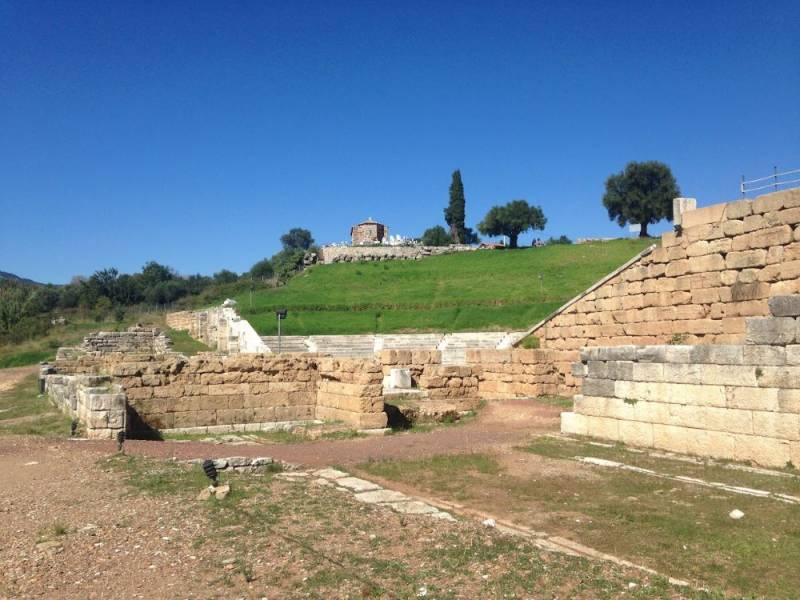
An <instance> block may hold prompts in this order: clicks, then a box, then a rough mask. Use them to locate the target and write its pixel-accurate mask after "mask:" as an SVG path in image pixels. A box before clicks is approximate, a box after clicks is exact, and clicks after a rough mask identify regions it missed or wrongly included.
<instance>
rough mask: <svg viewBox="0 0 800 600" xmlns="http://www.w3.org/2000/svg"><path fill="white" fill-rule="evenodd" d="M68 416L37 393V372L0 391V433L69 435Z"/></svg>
mask: <svg viewBox="0 0 800 600" xmlns="http://www.w3.org/2000/svg"><path fill="white" fill-rule="evenodd" d="M69 424H70V419H69V417H67V416H65V415H63V414H61V413H60V412H58V411H57V410H56V409H55V407H53V405H52V404H50V402H49V401H48V400H47V398H45V397H44V396H40V395H39V382H38V376H37V375H36V374H33V375H29V376H28V377H26V378H25V379H23V380H22V381H21V382H20V383H19V384H18V385H17V386H16V387H14V388H12V389H10V390H7V391H5V392H2V393H0V434H14V435H68V434H69Z"/></svg>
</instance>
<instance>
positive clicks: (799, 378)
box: [561, 296, 800, 467]
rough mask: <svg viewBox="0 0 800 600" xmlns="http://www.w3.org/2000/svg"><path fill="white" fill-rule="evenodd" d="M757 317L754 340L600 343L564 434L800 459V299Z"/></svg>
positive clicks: (714, 453)
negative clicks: (695, 343)
mask: <svg viewBox="0 0 800 600" xmlns="http://www.w3.org/2000/svg"><path fill="white" fill-rule="evenodd" d="M770 305H771V306H772V309H773V312H774V313H776V314H780V315H781V316H773V317H751V318H748V319H746V322H745V335H746V338H747V342H748V343H747V344H733V345H704V346H687V345H662V346H619V347H599V348H597V347H590V348H585V349H584V350H583V351H582V352H581V362H580V363H577V364H576V365H575V373H574V374H575V375H576V376H577V377H580V378H581V379H582V380H583V386H582V393H581V394H580V395H576V396H575V401H574V409H573V412H569V413H563V414H562V424H561V428H562V431H564V432H566V433H573V434H579V435H589V436H592V437H597V438H602V439H605V440H610V441H620V442H624V443H627V444H632V445H636V446H644V447H652V448H659V449H662V450H670V451H675V452H682V453H690V454H696V455H699V456H710V457H715V458H722V459H731V460H738V461H751V462H754V463H758V464H761V465H766V466H773V467H783V466H785V465H787V464H789V463H791V464H793V465H800V323H798V320H797V317H798V316H800V296H793V297H791V298H780V297H776V298H772V299H771V300H770Z"/></svg>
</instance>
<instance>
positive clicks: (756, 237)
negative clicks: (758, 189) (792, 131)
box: [529, 189, 800, 394]
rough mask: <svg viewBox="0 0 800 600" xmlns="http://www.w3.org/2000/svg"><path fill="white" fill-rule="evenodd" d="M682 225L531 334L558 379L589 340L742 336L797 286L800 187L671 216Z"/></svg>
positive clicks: (707, 340)
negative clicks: (548, 354)
mask: <svg viewBox="0 0 800 600" xmlns="http://www.w3.org/2000/svg"><path fill="white" fill-rule="evenodd" d="M676 221H677V222H679V223H680V228H679V231H678V232H669V233H665V234H664V235H662V236H661V244H660V247H657V248H655V249H653V250H652V251H650V252H648V253H645V254H644V255H643V256H640V257H639V258H638V259H637V260H635V261H633V262H632V263H631V264H629V265H627V266H626V267H625V268H623V269H621V270H619V271H618V272H616V273H614V274H612V276H610V277H609V278H607V280H605V281H603V282H602V283H601V284H600V285H598V286H597V287H596V288H591V289H590V290H589V291H588V293H585V294H583V295H581V296H579V297H578V298H576V299H575V300H573V301H571V302H570V303H568V304H567V305H565V307H563V308H562V309H560V311H559V312H558V313H557V314H556V315H555V316H553V317H551V318H549V319H547V320H545V321H544V322H542V323H540V324H538V325H537V326H535V327H533V328H532V329H531V330H530V331H529V333H531V334H533V335H535V336H537V337H538V338H539V339H540V342H541V346H542V348H544V349H548V350H554V351H557V352H558V353H560V354H561V356H560V357H558V358H554V363H555V364H556V365H557V366H558V368H559V371H560V373H561V375H562V377H563V379H564V383H563V384H562V385H561V388H560V393H562V394H569V393H574V392H576V391H578V385H579V381H578V380H577V379H575V378H574V377H572V375H571V373H570V370H569V369H568V368H567V367H566V365H568V364H570V363H571V362H574V361H575V360H578V351H579V350H580V348H583V347H585V346H618V345H624V344H634V345H649V344H664V343H667V342H670V341H671V342H674V343H683V344H690V345H695V344H739V343H742V342H743V341H744V335H745V319H746V318H747V317H751V316H767V315H768V314H769V310H768V306H767V300H768V299H769V298H770V297H772V296H776V295H784V294H793V293H797V292H800V227H798V224H800V189H795V190H786V191H781V192H776V193H773V194H768V195H765V196H760V197H758V198H756V199H755V200H739V201H736V202H730V203H727V204H716V205H713V206H708V207H705V208H700V209H694V210H687V211H686V212H683V213H681V214H679V215H676Z"/></svg>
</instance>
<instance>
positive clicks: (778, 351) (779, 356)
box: [741, 346, 786, 366]
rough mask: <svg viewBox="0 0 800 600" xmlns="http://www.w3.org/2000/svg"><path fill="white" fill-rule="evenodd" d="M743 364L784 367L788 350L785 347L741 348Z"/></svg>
mask: <svg viewBox="0 0 800 600" xmlns="http://www.w3.org/2000/svg"><path fill="white" fill-rule="evenodd" d="M741 348H742V364H745V365H757V366H758V365H760V366H782V365H785V364H786V348H784V347H783V346H741Z"/></svg>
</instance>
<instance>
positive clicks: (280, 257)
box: [272, 248, 306, 281]
mask: <svg viewBox="0 0 800 600" xmlns="http://www.w3.org/2000/svg"><path fill="white" fill-rule="evenodd" d="M305 254H306V251H305V250H303V249H302V248H295V249H285V250H281V251H280V252H278V253H277V254H276V255H275V256H273V257H272V267H273V268H274V269H275V274H276V275H277V276H278V277H279V278H280V279H281V280H282V281H285V280H286V279H289V278H290V277H291V276H292V275H294V274H295V273H296V272H297V271H298V269H299V268H300V266H301V265H302V264H303V256H305Z"/></svg>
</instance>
